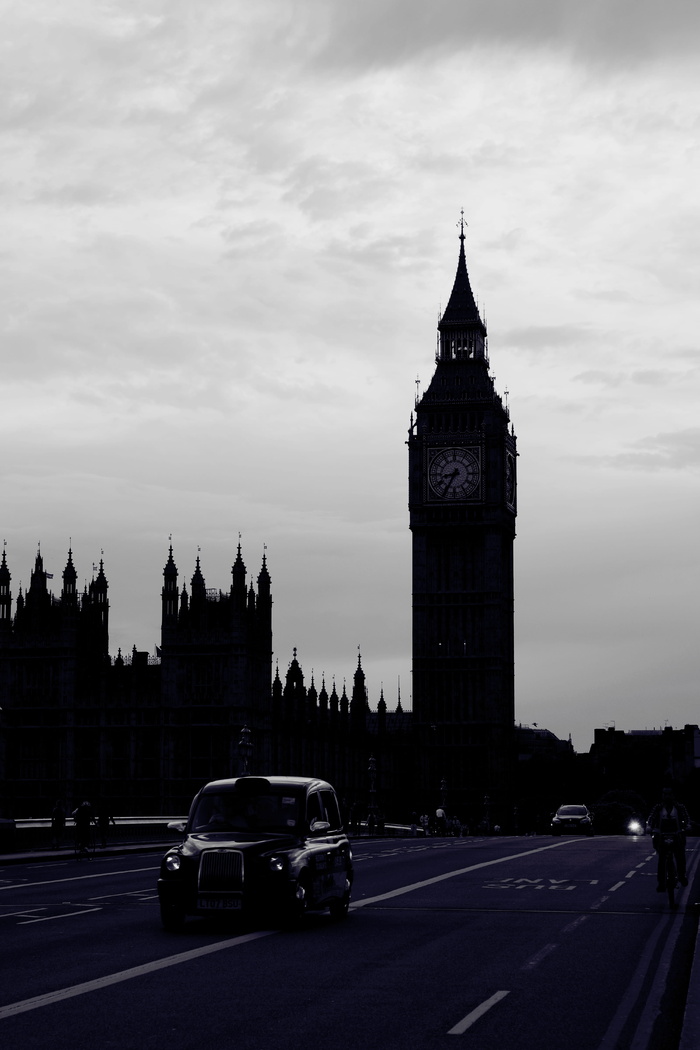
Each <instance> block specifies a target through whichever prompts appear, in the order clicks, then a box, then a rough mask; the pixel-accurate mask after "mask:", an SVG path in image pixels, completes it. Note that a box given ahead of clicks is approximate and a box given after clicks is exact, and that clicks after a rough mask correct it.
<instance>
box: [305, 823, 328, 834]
mask: <svg viewBox="0 0 700 1050" xmlns="http://www.w3.org/2000/svg"><path fill="white" fill-rule="evenodd" d="M329 830H330V824H329V823H328V821H327V820H312V821H311V824H310V825H309V831H310V832H311V834H312V835H322V834H323V833H324V831H329Z"/></svg>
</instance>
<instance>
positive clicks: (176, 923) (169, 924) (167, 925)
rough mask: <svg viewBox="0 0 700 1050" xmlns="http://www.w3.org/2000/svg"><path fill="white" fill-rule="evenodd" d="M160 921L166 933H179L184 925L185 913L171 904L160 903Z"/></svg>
mask: <svg viewBox="0 0 700 1050" xmlns="http://www.w3.org/2000/svg"><path fill="white" fill-rule="evenodd" d="M160 921H161V923H162V926H163V929H164V930H167V931H168V933H179V932H180V930H181V929H182V927H183V926H184V925H185V913H184V911H182V909H181V908H177V907H175V906H174V905H173V904H161V906H160Z"/></svg>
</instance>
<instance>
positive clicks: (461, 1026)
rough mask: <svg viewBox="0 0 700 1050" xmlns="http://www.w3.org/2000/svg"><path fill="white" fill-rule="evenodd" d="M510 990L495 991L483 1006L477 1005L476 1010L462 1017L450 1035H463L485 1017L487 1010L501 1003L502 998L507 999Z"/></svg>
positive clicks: (451, 1029)
mask: <svg viewBox="0 0 700 1050" xmlns="http://www.w3.org/2000/svg"><path fill="white" fill-rule="evenodd" d="M507 995H510V992H494V994H493V995H492V996H491V998H490V999H486V1000H485V1001H484V1002H483V1003H482V1004H481V1006H477V1008H476V1010H472V1012H471V1013H470V1014H467V1016H466V1017H464V1018H462V1020H461V1021H459V1023H458V1024H456V1025H455V1026H454V1028H450V1030H449V1032H448V1033H447V1034H448V1035H463V1034H464V1033H465V1032H466V1030H467V1028H471V1026H472V1025H473V1024H474V1022H475V1021H478V1020H479V1018H480V1017H483V1016H484V1014H485V1013H486V1012H487V1010H490V1009H491V1007H492V1006H495V1005H496V1003H500V1001H501V999H505V997H506V996H507Z"/></svg>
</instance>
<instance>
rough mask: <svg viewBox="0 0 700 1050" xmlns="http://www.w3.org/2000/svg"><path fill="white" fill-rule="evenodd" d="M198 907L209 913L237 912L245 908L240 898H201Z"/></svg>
mask: <svg viewBox="0 0 700 1050" xmlns="http://www.w3.org/2000/svg"><path fill="white" fill-rule="evenodd" d="M197 907H198V908H199V909H206V910H207V911H236V910H238V909H239V908H242V907H243V901H242V900H241V898H240V897H200V898H199V900H198V901H197Z"/></svg>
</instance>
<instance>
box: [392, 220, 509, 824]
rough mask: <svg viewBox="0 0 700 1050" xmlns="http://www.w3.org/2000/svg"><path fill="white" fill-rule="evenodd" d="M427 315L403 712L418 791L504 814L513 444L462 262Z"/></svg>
mask: <svg viewBox="0 0 700 1050" xmlns="http://www.w3.org/2000/svg"><path fill="white" fill-rule="evenodd" d="M459 239H460V250H459V261H458V263H457V274H456V277H455V282H454V287H453V288H452V294H451V295H450V299H449V302H448V304H447V307H446V309H445V311H444V313H443V314H442V317H441V318H440V321H439V324H438V346H437V356H436V368H435V373H434V375H433V378H432V380H431V383H430V386H429V387H428V389H427V390H426V391H425V393H424V394H423V396H422V397H421V398H420V399H419V400H418V401H417V403H416V412H415V418H412V420H411V429H410V432H409V439H408V448H409V514H410V527H411V531H412V533H413V722H414V726H415V730H416V743H417V746H418V750H419V755H420V768H421V792H422V796H423V799H424V800H425V803H426V804H429V803H430V802H431V800H433V799H434V798H435V797H438V798H440V799H442V798H443V797H444V798H445V800H446V804H447V808H448V810H449V811H451V812H456V813H457V814H458V815H460V816H464V817H469V818H470V819H472V820H474V819H478V820H481V819H486V820H488V821H489V822H502V821H503V820H504V819H505V818H507V813H506V812H505V807H506V805H507V802H508V798H509V781H510V766H511V756H512V747H511V741H512V736H513V723H514V658H513V540H514V538H515V515H516V484H515V479H516V472H515V467H516V444H515V434H514V432H513V429H512V427H511V426H510V421H509V415H508V409H507V407H505V406H504V405H503V402H502V401H501V398H500V397H499V396H498V394H497V393H496V391H495V389H494V383H493V378H492V376H491V375H490V373H489V361H488V353H487V337H486V326H485V324H484V322H483V321H482V319H481V317H480V315H479V310H478V308H477V305H476V302H475V301H474V295H473V293H472V289H471V285H470V283H469V274H468V272H467V263H466V258H465V254H464V221H462V222H461V224H460V237H459Z"/></svg>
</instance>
